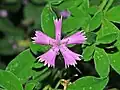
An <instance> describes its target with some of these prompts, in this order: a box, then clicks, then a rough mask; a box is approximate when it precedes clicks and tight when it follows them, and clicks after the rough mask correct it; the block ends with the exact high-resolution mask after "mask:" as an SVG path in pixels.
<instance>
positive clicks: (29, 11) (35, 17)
mask: <svg viewBox="0 0 120 90" xmlns="http://www.w3.org/2000/svg"><path fill="white" fill-rule="evenodd" d="M42 9H43V7H42V6H38V5H34V4H31V3H28V4H27V5H26V6H25V8H24V17H25V21H29V23H30V24H31V22H34V27H35V28H38V29H40V25H41V24H40V23H41V22H40V21H41V12H42ZM25 21H24V22H25Z"/></svg>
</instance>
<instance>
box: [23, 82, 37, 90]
mask: <svg viewBox="0 0 120 90" xmlns="http://www.w3.org/2000/svg"><path fill="white" fill-rule="evenodd" d="M34 87H35V83H27V84H26V85H25V90H33V88H34Z"/></svg>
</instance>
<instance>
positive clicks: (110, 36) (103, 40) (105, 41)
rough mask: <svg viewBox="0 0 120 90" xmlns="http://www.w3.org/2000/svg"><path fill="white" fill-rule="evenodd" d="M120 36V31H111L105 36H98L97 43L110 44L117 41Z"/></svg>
mask: <svg viewBox="0 0 120 90" xmlns="http://www.w3.org/2000/svg"><path fill="white" fill-rule="evenodd" d="M117 37H118V33H111V34H108V35H106V36H103V37H101V38H98V39H97V41H96V43H97V44H100V43H101V44H108V43H112V42H113V41H115V40H116V39H117Z"/></svg>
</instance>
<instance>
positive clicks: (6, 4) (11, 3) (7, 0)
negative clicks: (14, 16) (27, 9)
mask: <svg viewBox="0 0 120 90" xmlns="http://www.w3.org/2000/svg"><path fill="white" fill-rule="evenodd" d="M20 7H21V0H3V1H2V3H1V5H0V8H3V9H6V10H8V11H11V12H16V11H17V10H19V9H20Z"/></svg>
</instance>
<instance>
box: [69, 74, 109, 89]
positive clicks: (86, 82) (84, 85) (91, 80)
mask: <svg viewBox="0 0 120 90" xmlns="http://www.w3.org/2000/svg"><path fill="white" fill-rule="evenodd" d="M107 83H108V78H101V79H100V78H96V77H93V76H86V77H82V78H80V79H79V80H77V81H75V83H73V84H71V85H69V86H68V90H103V89H104V88H105V86H106V85H107Z"/></svg>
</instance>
